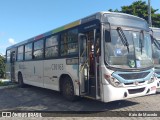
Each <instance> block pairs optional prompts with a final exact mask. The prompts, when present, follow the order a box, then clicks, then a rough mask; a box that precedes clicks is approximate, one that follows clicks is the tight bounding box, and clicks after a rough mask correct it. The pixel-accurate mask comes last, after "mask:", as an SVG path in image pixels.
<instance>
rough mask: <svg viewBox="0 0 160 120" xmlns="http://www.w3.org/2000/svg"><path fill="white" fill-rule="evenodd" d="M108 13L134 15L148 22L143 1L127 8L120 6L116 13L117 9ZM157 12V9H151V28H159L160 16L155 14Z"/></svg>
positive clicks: (146, 7)
mask: <svg viewBox="0 0 160 120" xmlns="http://www.w3.org/2000/svg"><path fill="white" fill-rule="evenodd" d="M109 11H111V12H122V13H127V14H131V15H135V16H138V17H141V18H143V19H145V20H146V21H148V5H147V4H146V2H145V1H142V0H138V1H136V2H133V3H132V4H131V5H129V6H122V7H121V10H120V11H118V10H117V9H116V10H112V9H109ZM157 11H158V9H153V8H152V7H151V16H152V26H153V27H159V28H160V14H159V13H156V12H157Z"/></svg>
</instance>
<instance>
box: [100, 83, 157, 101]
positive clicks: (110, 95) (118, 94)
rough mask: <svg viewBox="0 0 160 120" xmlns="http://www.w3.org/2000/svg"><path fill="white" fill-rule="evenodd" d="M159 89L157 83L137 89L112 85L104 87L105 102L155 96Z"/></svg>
mask: <svg viewBox="0 0 160 120" xmlns="http://www.w3.org/2000/svg"><path fill="white" fill-rule="evenodd" d="M156 88H157V81H154V82H153V83H150V84H147V85H141V86H137V87H124V88H123V87H119V88H116V87H113V86H112V85H103V91H104V94H103V102H110V101H116V100H122V99H128V98H133V97H138V96H144V95H149V94H155V93H156Z"/></svg>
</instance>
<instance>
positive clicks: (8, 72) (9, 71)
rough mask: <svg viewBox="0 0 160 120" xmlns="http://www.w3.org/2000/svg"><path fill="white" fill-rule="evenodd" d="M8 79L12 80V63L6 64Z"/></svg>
mask: <svg viewBox="0 0 160 120" xmlns="http://www.w3.org/2000/svg"><path fill="white" fill-rule="evenodd" d="M6 79H9V80H11V63H6Z"/></svg>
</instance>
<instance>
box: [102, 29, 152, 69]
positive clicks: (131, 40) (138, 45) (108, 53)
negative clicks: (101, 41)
mask: <svg viewBox="0 0 160 120" xmlns="http://www.w3.org/2000/svg"><path fill="white" fill-rule="evenodd" d="M123 34H124V37H126V39H127V43H128V50H127V47H126V46H125V45H124V44H123V43H122V42H123V41H122V40H121V39H122V38H121V36H120V35H119V33H118V31H117V29H112V30H111V31H110V35H111V41H110V42H108V41H107V40H106V41H105V61H106V63H108V64H109V65H110V66H112V67H115V68H122V69H135V68H138V69H140V68H146V67H150V66H153V61H152V48H151V37H150V35H149V33H147V32H143V34H142V33H141V32H138V31H137V32H135V31H130V30H123ZM142 36H143V37H142Z"/></svg>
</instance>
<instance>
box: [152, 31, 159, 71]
mask: <svg viewBox="0 0 160 120" xmlns="http://www.w3.org/2000/svg"><path fill="white" fill-rule="evenodd" d="M153 38H154V39H155V40H156V42H158V43H159V45H160V31H153ZM152 49H153V54H152V56H153V60H154V66H155V68H160V49H159V48H158V47H157V46H156V44H152Z"/></svg>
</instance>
